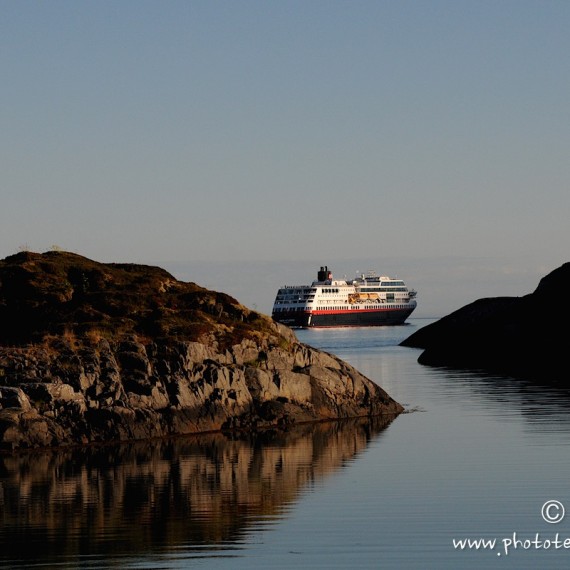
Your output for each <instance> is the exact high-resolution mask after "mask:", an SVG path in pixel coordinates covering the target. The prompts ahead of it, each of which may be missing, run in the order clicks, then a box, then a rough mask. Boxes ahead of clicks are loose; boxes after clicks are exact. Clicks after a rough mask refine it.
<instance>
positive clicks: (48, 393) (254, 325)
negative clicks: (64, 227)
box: [0, 251, 403, 451]
mask: <svg viewBox="0 0 570 570" xmlns="http://www.w3.org/2000/svg"><path fill="white" fill-rule="evenodd" d="M402 411H403V408H402V406H401V405H400V404H399V403H397V402H396V401H394V400H393V399H392V398H391V397H390V396H389V395H388V394H387V393H386V392H385V391H384V390H382V389H381V388H380V387H379V386H377V385H376V384H375V383H373V382H372V381H371V380H369V379H368V378H366V377H364V376H363V375H361V374H360V373H359V372H358V371H357V370H355V369H354V368H353V367H352V366H350V365H348V364H347V363H345V362H343V361H341V360H340V359H338V358H336V357H335V356H333V355H330V354H328V353H325V352H322V351H318V350H316V349H313V348H311V347H309V346H307V345H304V344H302V343H299V342H298V340H297V338H296V336H295V335H294V333H293V332H292V331H291V330H290V329H288V328H287V327H284V326H283V325H280V324H278V323H276V322H274V321H273V320H272V319H270V318H269V317H267V316H265V315H262V314H260V313H258V312H256V311H252V310H250V309H248V308H247V307H245V306H243V305H241V304H240V303H239V302H238V301H237V300H235V299H234V298H232V297H230V296H229V295H226V294H224V293H219V292H215V291H210V290H207V289H205V288H203V287H200V286H199V285H196V284H195V283H186V282H181V281H178V280H177V279H175V278H174V277H173V276H172V275H171V274H170V273H168V272H167V271H165V270H163V269H161V268H158V267H150V266H145V265H136V264H125V263H99V262H96V261H93V260H90V259H88V258H85V257H82V256H81V255H77V254H74V253H69V252H65V251H49V252H46V253H41V254H40V253H32V252H21V253H18V254H16V255H12V256H9V257H7V258H5V259H3V260H0V450H1V451H14V450H21V449H29V448H42V447H55V446H69V445H83V444H91V443H98V442H115V441H126V440H138V439H146V438H151V437H163V436H171V435H179V434H190V433H199V432H207V431H220V430H236V429H242V430H255V429H261V428H269V427H280V428H286V427H287V426H289V425H291V424H292V423H299V422H310V421H322V420H329V419H338V418H347V417H362V416H380V415H383V416H386V417H394V416H395V415H397V414H399V413H401V412H402Z"/></svg>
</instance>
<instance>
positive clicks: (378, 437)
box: [0, 319, 570, 570]
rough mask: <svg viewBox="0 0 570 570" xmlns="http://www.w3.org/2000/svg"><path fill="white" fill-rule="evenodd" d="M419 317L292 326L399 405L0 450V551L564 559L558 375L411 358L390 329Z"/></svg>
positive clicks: (566, 478)
mask: <svg viewBox="0 0 570 570" xmlns="http://www.w3.org/2000/svg"><path fill="white" fill-rule="evenodd" d="M428 322H430V321H425V320H422V319H411V320H410V321H409V324H408V325H405V326H400V327H385V328H374V329H331V330H307V331H299V332H298V337H299V339H300V340H301V341H303V342H306V343H308V344H311V345H313V346H316V347H319V348H322V349H324V350H326V351H328V352H332V353H334V354H337V355H338V356H340V357H342V358H344V359H345V360H347V361H349V362H350V363H351V364H353V365H355V366H356V367H357V368H358V369H359V370H361V371H362V372H363V373H364V374H366V375H367V376H368V377H370V378H372V379H373V380H375V381H376V382H377V383H378V384H380V385H381V386H382V387H383V388H385V389H386V390H387V391H388V393H389V394H390V395H391V396H393V397H394V398H395V399H396V400H398V401H399V402H401V403H402V404H404V405H405V406H406V408H407V410H408V413H406V414H402V415H401V416H399V417H398V418H396V419H395V420H394V421H393V422H391V423H389V425H385V424H383V423H382V422H378V421H374V422H368V421H346V422H338V423H331V424H319V425H315V426H305V427H302V428H299V429H297V430H293V431H291V432H290V433H288V434H280V433H271V432H270V433H264V434H260V435H257V436H249V437H243V438H239V437H235V438H228V437H225V436H222V435H209V436H202V437H193V438H180V439H174V440H168V441H157V442H152V443H144V444H136V445H129V446H109V447H103V448H96V449H89V450H83V451H69V452H65V453H35V454H30V455H24V456H17V457H12V456H0V567H1V568H60V569H72V568H73V569H75V568H89V569H96V568H101V569H103V568H105V569H110V568H133V569H134V568H145V569H147V568H165V569H182V568H196V569H210V568H212V569H236V568H238V569H241V568H244V569H245V568H247V569H250V570H251V569H254V570H256V569H264V570H265V569H266V568H269V567H271V568H273V569H290V568H320V569H327V570H328V569H331V568H338V569H351V570H352V569H356V568H363V569H384V568H403V569H415V568H418V569H420V568H421V569H426V568H438V569H439V568H453V569H456V568H501V569H502V568H509V569H510V568H517V569H518V568H537V567H540V568H563V567H569V566H570V446H569V444H570V414H569V408H570V393H569V392H568V391H566V390H561V389H558V388H556V387H550V386H548V385H544V383H543V382H531V381H529V380H526V381H520V380H516V379H512V378H506V377H497V376H488V375H483V374H476V373H473V372H461V371H448V370H441V369H432V368H426V367H422V366H420V365H419V364H417V362H416V359H417V357H418V355H419V351H417V350H415V349H410V348H404V347H399V346H398V344H399V342H400V341H401V340H402V339H403V338H406V337H407V336H409V335H410V334H411V333H412V332H414V331H415V330H417V328H418V327H421V326H424V325H425V324H427V323H428ZM529 334H540V331H530V330H529ZM554 500H556V501H558V502H559V503H551V504H547V506H546V507H544V505H545V503H547V502H548V501H554ZM543 507H544V508H543ZM563 507H565V508H566V511H567V513H568V514H567V516H565V517H564V518H562V520H560V521H559V522H556V519H557V518H559V517H560V515H562V508H563ZM543 513H544V516H543ZM545 518H546V519H548V521H547V520H545ZM466 539H470V540H472V541H480V540H481V539H484V540H486V541H488V542H487V546H486V547H484V546H483V545H482V544H481V543H480V542H479V543H475V542H474V543H472V546H471V547H469V545H468V544H467V543H464V544H465V546H464V548H463V549H461V547H460V542H459V541H463V540H466ZM454 541H455V544H454ZM493 541H494V546H493ZM477 545H478V548H477Z"/></svg>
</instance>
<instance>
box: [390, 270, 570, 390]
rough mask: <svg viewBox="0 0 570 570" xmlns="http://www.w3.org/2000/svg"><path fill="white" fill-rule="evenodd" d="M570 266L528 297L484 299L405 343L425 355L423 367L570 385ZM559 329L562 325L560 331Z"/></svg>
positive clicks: (424, 330)
mask: <svg viewBox="0 0 570 570" xmlns="http://www.w3.org/2000/svg"><path fill="white" fill-rule="evenodd" d="M569 289H570V263H565V264H564V265H562V266H561V267H559V268H558V269H555V270H554V271H552V272H551V273H549V274H548V275H546V276H545V277H543V278H542V279H541V280H540V283H539V284H538V287H537V288H536V290H535V291H534V292H532V293H529V294H528V295H524V296H522V297H493V298H487V299H479V300H477V301H475V302H473V303H470V304H469V305H466V306H464V307H462V308H461V309H459V310H457V311H455V312H453V313H451V314H449V315H447V316H446V317H444V318H442V319H440V320H438V321H436V322H434V323H431V324H429V325H427V326H425V327H423V328H421V329H419V330H418V331H416V332H415V333H414V334H412V335H411V336H410V337H408V338H407V339H405V340H404V341H402V342H401V343H400V344H401V345H402V346H408V347H415V348H421V349H424V350H423V352H422V353H421V355H420V356H419V358H418V362H420V363H421V364H425V365H430V366H443V367H451V368H466V369H479V370H483V371H487V372H491V373H499V374H506V375H510V376H515V377H532V378H534V379H539V380H547V381H548V382H549V383H556V384H567V383H568V382H569V380H568V360H567V356H568V347H569V344H568V335H567V334H566V332H565V329H564V326H565V324H566V323H567V322H568V316H569V309H568V303H566V300H565V298H564V292H565V291H568V290H569ZM557 323H558V324H559V325H558V326H557Z"/></svg>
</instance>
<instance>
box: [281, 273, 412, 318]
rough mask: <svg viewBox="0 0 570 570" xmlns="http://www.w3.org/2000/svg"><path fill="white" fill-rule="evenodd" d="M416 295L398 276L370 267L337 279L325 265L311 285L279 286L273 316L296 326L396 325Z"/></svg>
mask: <svg viewBox="0 0 570 570" xmlns="http://www.w3.org/2000/svg"><path fill="white" fill-rule="evenodd" d="M415 297H416V291H414V290H413V289H408V287H407V286H406V284H405V283H404V282H403V281H402V280H401V279H396V278H392V277H387V276H384V275H382V276H380V275H376V273H374V272H373V271H369V272H368V273H366V274H363V273H362V274H360V275H358V276H357V277H356V278H355V279H353V280H350V281H349V280H337V279H334V278H333V274H332V272H331V271H329V269H328V267H327V266H324V267H321V268H320V270H319V271H318V273H317V279H316V281H313V282H312V283H311V285H285V286H284V287H281V288H280V289H279V290H278V291H277V296H276V297H275V302H274V304H273V311H272V317H273V319H274V320H276V321H277V322H279V323H283V324H285V325H288V326H290V327H295V328H306V327H361V326H381V325H399V324H402V323H403V322H404V321H405V320H406V319H407V318H408V317H409V315H410V314H411V313H412V311H413V310H414V309H415V308H416V305H417V302H416V299H415Z"/></svg>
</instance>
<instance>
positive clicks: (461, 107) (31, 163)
mask: <svg viewBox="0 0 570 570" xmlns="http://www.w3.org/2000/svg"><path fill="white" fill-rule="evenodd" d="M0 7H1V9H2V12H1V13H2V18H1V19H0V32H1V33H0V69H1V70H2V78H3V88H2V91H1V92H0V101H1V102H2V105H1V109H0V121H1V122H0V125H1V126H2V135H3V136H2V138H1V139H0V145H1V147H0V150H1V152H0V167H1V169H0V172H1V174H0V184H1V185H0V193H1V198H2V207H1V209H0V257H1V258H3V257H6V256H8V255H11V254H13V253H16V252H17V251H18V250H19V249H22V248H29V249H31V250H34V251H45V250H48V249H49V248H50V247H51V246H52V245H57V246H58V247H61V248H63V249H66V250H70V251H75V252H76V253H79V254H81V255H84V256H86V257H89V258H92V259H95V260H97V261H104V262H111V261H115V262H133V263H146V264H149V265H159V266H162V267H164V268H165V269H168V270H170V271H171V272H173V273H174V274H175V276H176V277H177V278H179V279H183V280H192V281H196V282H197V283H199V284H201V285H204V286H207V287H209V288H214V289H216V290H222V291H225V292H228V293H229V294H232V295H233V296H235V297H236V298H238V300H240V301H241V302H243V303H244V304H246V305H248V306H252V307H253V306H254V305H255V306H257V308H258V309H259V310H261V311H262V312H269V311H270V309H271V303H272V301H273V297H274V295H275V292H276V289H277V288H278V287H279V286H280V285H283V284H286V283H291V282H301V283H309V282H310V281H311V280H312V279H313V278H314V275H315V272H316V270H317V268H318V266H320V265H328V266H329V267H330V268H332V270H333V272H334V273H335V274H336V275H338V276H342V275H344V274H347V275H352V274H354V272H355V271H357V270H360V271H365V270H368V269H374V270H375V271H377V272H378V273H383V274H389V275H398V276H400V277H401V278H402V279H404V280H405V281H406V283H408V284H409V285H410V286H411V287H414V288H415V289H417V290H418V309H417V311H416V312H415V313H414V316H430V317H431V316H442V315H443V314H447V313H449V312H451V311H452V310H455V309H457V308H459V307H460V306H462V305H464V304H466V303H467V302H471V301H473V300H475V299H476V298H481V297H486V296H500V295H515V296H518V295H523V294H526V293H529V292H531V291H532V290H534V288H535V287H536V285H537V284H538V281H539V280H540V278H541V277H543V276H544V275H546V274H547V273H549V272H550V271H552V270H554V269H556V268H557V267H559V266H560V265H561V264H562V263H565V262H566V261H568V255H567V253H566V249H567V244H568V242H569V241H570V240H569V238H570V225H569V224H568V219H567V217H568V211H570V188H569V181H570V160H568V148H570V144H569V143H570V122H569V121H568V118H569V114H570V113H569V111H570V100H569V99H568V93H569V92H570V89H569V87H570V61H569V58H568V57H567V55H568V53H570V34H568V26H569V24H570V3H568V2H564V1H561V0H560V1H558V0H551V1H528V0H520V1H514V0H505V1H503V2H491V1H485V0H483V1H463V2H457V1H451V0H447V1H443V0H434V1H432V2H417V1H415V2H414V1H407V0H403V1H402V2H388V1H383V0H376V1H372V0H363V1H362V2H357V3H345V2H340V1H336V0H332V1H327V2H322V1H319V0H317V1H315V2H310V3H307V2H300V1H293V0H285V1H282V2H281V1H280V2H274V1H263V2H261V1H259V0H244V1H243V2H230V1H228V0H224V1H212V2H210V1H202V0H195V1H186V0H184V1H183V0H164V1H160V2H158V1H155V0H138V1H136V2H135V1H134V0H123V1H121V2H92V3H87V2H76V1H72V0H53V1H51V2H41V1H39V0H21V1H18V2H10V1H3V2H1V3H0ZM363 265H366V267H363Z"/></svg>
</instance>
